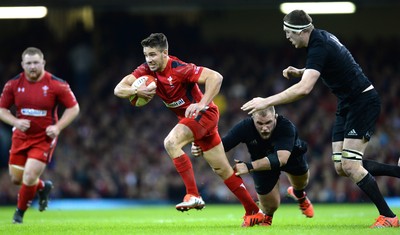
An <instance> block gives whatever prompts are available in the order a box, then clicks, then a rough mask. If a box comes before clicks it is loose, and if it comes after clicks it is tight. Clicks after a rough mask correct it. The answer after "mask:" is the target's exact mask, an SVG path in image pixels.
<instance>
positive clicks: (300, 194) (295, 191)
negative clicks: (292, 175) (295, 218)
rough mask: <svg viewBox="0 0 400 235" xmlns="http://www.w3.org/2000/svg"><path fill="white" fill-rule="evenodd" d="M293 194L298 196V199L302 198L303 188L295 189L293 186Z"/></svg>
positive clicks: (303, 194)
mask: <svg viewBox="0 0 400 235" xmlns="http://www.w3.org/2000/svg"><path fill="white" fill-rule="evenodd" d="M293 194H294V195H295V196H296V197H297V198H298V199H303V198H304V196H305V192H304V189H301V190H296V189H294V188H293Z"/></svg>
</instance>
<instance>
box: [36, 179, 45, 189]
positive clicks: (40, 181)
mask: <svg viewBox="0 0 400 235" xmlns="http://www.w3.org/2000/svg"><path fill="white" fill-rule="evenodd" d="M42 189H44V181H43V180H41V179H39V182H38V183H37V185H36V191H41V190H42Z"/></svg>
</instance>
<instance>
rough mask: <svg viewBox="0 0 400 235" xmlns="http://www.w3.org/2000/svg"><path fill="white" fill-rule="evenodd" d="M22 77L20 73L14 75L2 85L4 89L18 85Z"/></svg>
mask: <svg viewBox="0 0 400 235" xmlns="http://www.w3.org/2000/svg"><path fill="white" fill-rule="evenodd" d="M22 75H23V74H22V73H19V74H17V75H15V76H14V77H12V78H11V79H9V80H8V81H7V82H6V84H5V85H4V87H12V86H13V85H14V84H18V83H19V81H20V80H21V78H22V77H23V76H22ZM15 86H16V85H15Z"/></svg>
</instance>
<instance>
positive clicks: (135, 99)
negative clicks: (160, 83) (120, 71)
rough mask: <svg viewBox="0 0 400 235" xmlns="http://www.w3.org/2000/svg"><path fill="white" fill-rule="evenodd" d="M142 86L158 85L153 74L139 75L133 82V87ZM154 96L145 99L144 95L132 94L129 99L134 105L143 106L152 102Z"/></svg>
mask: <svg viewBox="0 0 400 235" xmlns="http://www.w3.org/2000/svg"><path fill="white" fill-rule="evenodd" d="M141 86H147V87H151V86H154V87H156V86H157V85H156V79H155V78H154V77H153V76H151V75H143V76H141V77H138V78H137V79H136V80H135V81H134V82H133V83H132V87H135V88H136V89H137V88H139V87H141ZM152 98H153V97H151V98H150V99H145V98H142V97H139V96H137V95H132V96H130V97H129V101H130V102H131V104H132V105H133V106H136V107H142V106H144V105H146V104H147V103H149V102H150V100H152Z"/></svg>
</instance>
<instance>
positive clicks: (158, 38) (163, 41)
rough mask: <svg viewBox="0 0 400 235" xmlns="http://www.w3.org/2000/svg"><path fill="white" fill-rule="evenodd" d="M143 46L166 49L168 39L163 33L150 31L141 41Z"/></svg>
mask: <svg viewBox="0 0 400 235" xmlns="http://www.w3.org/2000/svg"><path fill="white" fill-rule="evenodd" d="M141 44H142V46H143V47H151V48H159V49H161V50H167V49H168V40H167V37H166V36H165V35H164V34H163V33H152V34H150V36H148V37H147V38H145V39H143V40H142V42H141Z"/></svg>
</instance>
